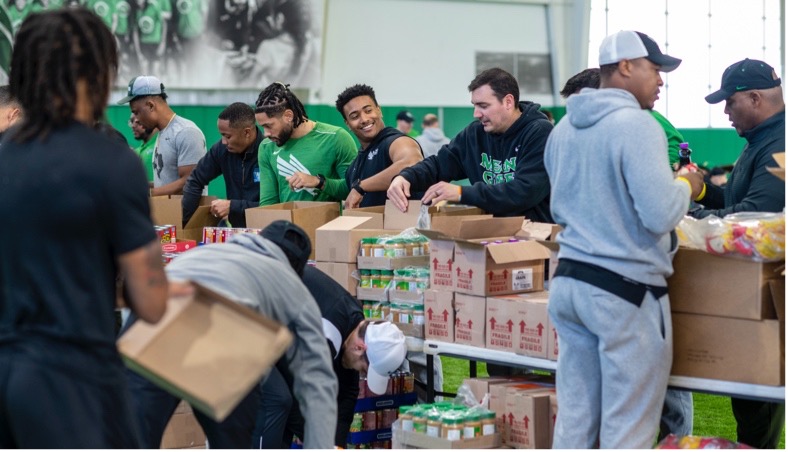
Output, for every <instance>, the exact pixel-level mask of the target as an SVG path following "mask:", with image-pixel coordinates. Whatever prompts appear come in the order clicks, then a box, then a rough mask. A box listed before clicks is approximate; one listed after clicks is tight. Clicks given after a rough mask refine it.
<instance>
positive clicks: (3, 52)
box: [0, 4, 14, 80]
mask: <svg viewBox="0 0 788 452" xmlns="http://www.w3.org/2000/svg"><path fill="white" fill-rule="evenodd" d="M13 47H14V27H13V25H11V17H10V16H9V14H8V9H7V8H6V6H5V5H4V4H2V5H0V71H1V72H2V78H4V79H5V80H8V73H9V72H10V69H11V51H12V49H13Z"/></svg>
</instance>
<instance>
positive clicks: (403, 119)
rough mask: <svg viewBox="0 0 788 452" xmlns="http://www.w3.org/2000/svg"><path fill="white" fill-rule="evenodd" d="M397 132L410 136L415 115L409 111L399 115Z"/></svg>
mask: <svg viewBox="0 0 788 452" xmlns="http://www.w3.org/2000/svg"><path fill="white" fill-rule="evenodd" d="M397 130H399V131H400V132H402V133H404V134H405V135H408V136H410V132H411V130H413V113H411V112H409V111H408V110H402V111H400V112H399V113H397Z"/></svg>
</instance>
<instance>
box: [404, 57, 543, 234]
mask: <svg viewBox="0 0 788 452" xmlns="http://www.w3.org/2000/svg"><path fill="white" fill-rule="evenodd" d="M468 91H470V92H471V103H472V104H473V107H474V108H473V116H474V117H475V118H476V119H477V121H474V122H473V123H472V124H470V125H469V126H468V127H466V128H465V129H464V130H462V131H461V132H460V133H459V134H458V135H457V136H456V137H455V138H454V139H453V140H451V142H450V143H449V144H448V145H446V146H444V147H443V148H442V149H441V150H440V151H438V154H437V155H435V156H432V157H429V158H427V159H426V160H424V161H422V162H421V163H419V164H417V165H414V166H412V167H410V168H405V169H404V170H402V171H401V172H400V173H399V176H397V177H395V178H394V180H393V181H392V182H391V186H390V187H389V189H388V197H389V199H391V200H392V201H393V202H394V203H395V204H396V205H397V207H399V208H400V209H401V210H402V211H403V212H404V211H405V210H406V209H407V207H408V203H407V198H408V197H409V196H410V195H411V192H413V191H422V190H426V192H425V193H424V196H423V197H422V198H421V200H422V202H423V203H424V204H430V203H433V204H434V203H437V202H439V201H442V200H447V201H450V202H462V203H464V204H470V205H473V206H477V207H480V208H482V209H484V210H485V211H487V212H490V213H492V214H493V215H495V216H499V217H511V216H525V217H527V218H528V219H529V220H533V221H540V222H548V223H552V222H553V219H552V216H551V215H550V182H549V180H548V178H547V172H546V171H545V167H544V159H543V157H544V147H545V143H546V142H547V136H548V135H549V134H550V131H551V130H552V129H553V126H552V124H550V121H548V120H547V117H546V116H545V115H544V114H543V113H541V112H540V111H539V108H540V105H539V104H535V103H533V102H527V101H523V102H520V100H519V99H520V89H519V87H518V85H517V80H515V79H514V77H512V75H511V74H509V73H508V72H506V71H504V70H503V69H499V68H494V69H488V70H486V71H484V72H482V73H481V74H479V75H477V76H476V78H475V79H473V81H472V82H471V84H470V85H468ZM466 178H467V179H469V180H470V182H471V184H472V185H471V186H470V187H467V186H466V187H460V186H458V185H452V184H450V183H449V182H450V181H456V180H462V179H466Z"/></svg>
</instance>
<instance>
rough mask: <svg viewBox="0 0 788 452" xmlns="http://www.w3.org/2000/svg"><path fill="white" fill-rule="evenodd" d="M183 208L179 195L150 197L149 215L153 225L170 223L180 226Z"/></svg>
mask: <svg viewBox="0 0 788 452" xmlns="http://www.w3.org/2000/svg"><path fill="white" fill-rule="evenodd" d="M182 212H183V209H182V207H181V197H180V196H154V197H152V198H150V216H151V219H152V220H153V224H155V225H159V226H162V225H166V224H172V225H175V226H176V227H178V228H180V227H181V226H183V225H182V224H181V222H182V221H183V220H182V218H183V217H182Z"/></svg>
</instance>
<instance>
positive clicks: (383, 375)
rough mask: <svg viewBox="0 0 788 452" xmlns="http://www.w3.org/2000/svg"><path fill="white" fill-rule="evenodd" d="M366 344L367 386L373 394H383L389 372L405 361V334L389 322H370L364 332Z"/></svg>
mask: <svg viewBox="0 0 788 452" xmlns="http://www.w3.org/2000/svg"><path fill="white" fill-rule="evenodd" d="M364 344H366V346H367V359H368V360H369V368H368V369H367V386H368V387H369V389H370V390H371V391H372V392H374V393H375V394H385V393H386V386H388V382H389V374H391V373H392V372H394V371H396V370H397V369H399V367H400V366H401V365H402V362H403V361H405V355H406V354H407V350H406V348H405V335H404V334H402V331H400V330H399V328H397V327H396V326H394V324H392V323H391V322H383V323H370V324H369V325H367V332H366V333H365V334H364Z"/></svg>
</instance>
